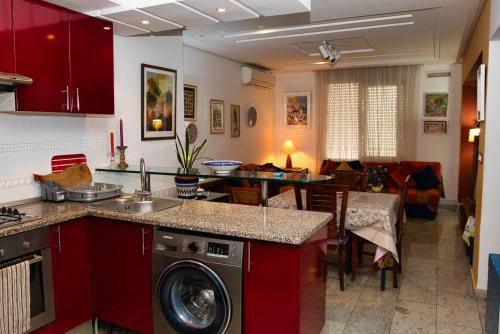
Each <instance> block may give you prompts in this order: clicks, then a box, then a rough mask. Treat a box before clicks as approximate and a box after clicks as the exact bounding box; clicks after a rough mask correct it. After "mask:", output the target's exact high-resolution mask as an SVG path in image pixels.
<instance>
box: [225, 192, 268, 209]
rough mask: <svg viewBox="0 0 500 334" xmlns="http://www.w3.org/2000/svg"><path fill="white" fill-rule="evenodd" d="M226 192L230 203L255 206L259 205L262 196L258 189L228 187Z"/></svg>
mask: <svg viewBox="0 0 500 334" xmlns="http://www.w3.org/2000/svg"><path fill="white" fill-rule="evenodd" d="M228 190H229V195H230V197H231V203H235V204H244V205H255V206H259V205H260V204H261V198H262V195H261V191H260V188H247V187H229V188H228Z"/></svg>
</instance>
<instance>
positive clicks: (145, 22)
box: [141, 20, 150, 24]
mask: <svg viewBox="0 0 500 334" xmlns="http://www.w3.org/2000/svg"><path fill="white" fill-rule="evenodd" d="M141 23H142V24H149V23H150V22H149V21H148V20H142V21H141Z"/></svg>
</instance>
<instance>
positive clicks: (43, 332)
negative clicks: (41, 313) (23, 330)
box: [31, 322, 55, 334]
mask: <svg viewBox="0 0 500 334" xmlns="http://www.w3.org/2000/svg"><path fill="white" fill-rule="evenodd" d="M54 333H55V329H54V323H53V322H52V323H50V324H48V325H46V326H43V327H42V328H39V329H37V330H36V331H34V332H31V334H54Z"/></svg>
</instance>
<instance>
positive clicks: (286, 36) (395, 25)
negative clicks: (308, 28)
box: [235, 21, 415, 43]
mask: <svg viewBox="0 0 500 334" xmlns="http://www.w3.org/2000/svg"><path fill="white" fill-rule="evenodd" d="M412 24H415V22H413V21H410V22H400V23H390V24H379V25H374V26H364V27H353V28H343V29H335V30H322V31H314V32H305V33H301V34H290V35H281V36H267V37H259V38H249V39H240V40H237V41H235V43H248V42H258V41H266V40H271V39H283V38H292V37H304V36H314V35H326V34H334V33H339V32H348V31H359V30H372V29H378V28H389V27H398V26H406V25H412Z"/></svg>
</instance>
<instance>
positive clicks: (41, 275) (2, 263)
mask: <svg viewBox="0 0 500 334" xmlns="http://www.w3.org/2000/svg"><path fill="white" fill-rule="evenodd" d="M21 261H29V263H30V325H31V330H32V331H34V330H36V329H38V328H40V327H43V326H44V325H47V324H49V323H51V322H52V321H54V320H55V313H54V290H53V281H52V257H51V254H50V233H49V228H41V229H37V230H33V231H29V232H24V233H20V234H15V235H12V236H9V237H5V238H0V268H5V267H8V266H11V265H14V264H16V263H18V262H21Z"/></svg>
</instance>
